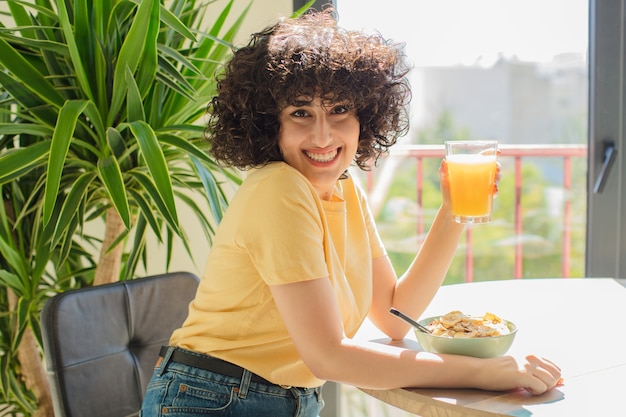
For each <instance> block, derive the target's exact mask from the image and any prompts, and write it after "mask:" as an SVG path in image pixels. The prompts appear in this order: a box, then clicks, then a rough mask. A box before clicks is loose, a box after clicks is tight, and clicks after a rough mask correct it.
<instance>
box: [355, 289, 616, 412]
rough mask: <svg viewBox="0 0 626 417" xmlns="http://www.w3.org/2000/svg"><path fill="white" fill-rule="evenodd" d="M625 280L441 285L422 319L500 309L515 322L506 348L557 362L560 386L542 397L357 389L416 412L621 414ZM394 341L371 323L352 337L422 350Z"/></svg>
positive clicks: (411, 343) (410, 339)
mask: <svg viewBox="0 0 626 417" xmlns="http://www.w3.org/2000/svg"><path fill="white" fill-rule="evenodd" d="M624 282H625V281H624V280H614V279H608V278H585V279H580V278H576V279H574V278H555V279H528V280H508V281H490V282H477V283H468V284H458V285H449V286H444V287H442V288H441V289H440V290H439V292H438V293H437V295H436V297H435V299H434V300H433V302H432V303H431V305H430V306H429V307H428V309H427V311H425V313H424V315H423V316H424V317H428V316H434V315H440V314H445V313H446V312H448V311H451V310H461V311H463V312H466V313H474V314H482V313H484V312H485V311H490V312H492V313H495V314H498V315H500V316H501V317H503V318H506V319H508V320H511V321H513V322H514V323H516V324H517V326H518V334H517V336H516V339H515V341H514V343H513V346H512V347H511V349H510V350H509V352H508V354H511V355H513V356H515V357H523V355H525V354H530V353H532V354H536V355H538V356H543V357H546V358H549V359H551V360H553V361H554V362H556V363H557V364H558V365H559V366H560V367H561V369H562V371H563V377H564V385H563V386H561V387H557V388H555V389H553V390H551V391H549V392H547V393H545V394H543V395H540V396H531V395H529V394H528V393H526V392H525V391H515V392H490V391H481V390H465V389H463V390H461V389H459V390H451V389H412V388H406V389H394V390H370V389H363V390H362V391H364V392H366V393H367V394H369V395H371V396H373V397H375V398H378V399H380V400H381V401H384V402H386V403H389V404H392V405H394V406H396V407H399V408H401V409H403V410H406V411H409V412H411V413H415V414H417V415H420V416H422V417H443V416H445V417H465V416H469V417H474V416H517V417H531V416H532V417H578V416H581V417H583V416H584V417H596V416H602V417H613V416H626V410H625V407H624V401H625V400H626V326H625V325H624V323H625V320H626V288H625V287H624ZM409 336H410V337H407V339H406V340H404V341H402V342H392V341H391V340H390V339H385V338H383V337H382V334H381V333H380V332H379V331H378V330H377V329H375V328H374V327H373V326H371V325H365V326H364V327H363V328H362V329H361V331H360V332H359V334H357V336H356V337H359V338H366V339H368V340H377V341H379V342H381V343H389V344H393V343H400V344H403V345H404V346H409V347H412V348H416V349H420V347H419V345H418V344H417V342H416V341H415V339H414V336H413V335H412V333H411V334H409Z"/></svg>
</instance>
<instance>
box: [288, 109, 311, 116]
mask: <svg viewBox="0 0 626 417" xmlns="http://www.w3.org/2000/svg"><path fill="white" fill-rule="evenodd" d="M291 115H292V116H294V117H306V116H308V113H307V112H306V110H302V109H300V110H296V111H294V112H292V113H291Z"/></svg>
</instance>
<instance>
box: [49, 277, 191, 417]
mask: <svg viewBox="0 0 626 417" xmlns="http://www.w3.org/2000/svg"><path fill="white" fill-rule="evenodd" d="M198 282H199V280H198V278H197V277H196V276H195V275H193V274H191V273H187V272H178V273H168V274H163V275H156V276H151V277H146V278H139V279H135V280H130V281H121V282H116V283H113V284H106V285H101V286H96V287H89V288H82V289H79V290H74V291H68V292H65V293H62V294H58V295H56V296H54V297H52V298H50V299H49V300H48V301H47V302H46V304H45V305H44V308H43V310H42V312H41V331H42V338H43V347H44V356H45V360H46V367H47V370H48V379H49V381H50V388H51V390H52V397H53V403H54V412H55V417H128V416H136V415H137V414H138V412H139V409H140V408H141V402H142V400H143V395H144V392H145V390H146V386H147V385H148V382H149V380H150V377H151V376H152V371H153V369H154V365H155V363H156V360H157V358H158V354H159V348H160V347H161V346H162V345H164V344H167V342H168V340H169V337H170V335H171V333H172V330H174V329H175V328H176V327H178V326H179V325H180V324H182V322H183V320H184V319H185V317H186V316H187V308H188V305H189V302H190V301H191V300H192V299H193V297H194V295H195V292H196V288H197V286H198Z"/></svg>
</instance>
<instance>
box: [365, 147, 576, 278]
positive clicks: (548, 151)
mask: <svg viewBox="0 0 626 417" xmlns="http://www.w3.org/2000/svg"><path fill="white" fill-rule="evenodd" d="M499 149H500V151H501V154H500V158H505V157H512V158H514V166H515V220H514V221H515V226H514V227H515V236H516V238H517V239H516V241H517V243H516V245H515V266H514V277H515V278H522V259H523V245H522V239H521V238H520V237H521V236H522V230H523V227H522V226H523V224H522V223H523V222H522V184H523V178H522V159H523V158H528V157H560V158H563V189H564V191H565V193H566V195H569V192H570V191H571V187H572V172H571V159H572V158H582V157H586V156H587V145H504V144H503V145H500V146H499ZM443 156H444V148H443V145H397V147H396V149H394V150H393V151H392V152H391V155H390V157H391V158H393V157H405V158H406V157H409V158H414V159H415V162H416V167H417V173H416V187H417V205H418V210H419V211H418V219H417V233H418V235H419V236H421V235H423V233H424V219H423V210H422V192H423V168H422V166H423V161H424V159H426V158H438V159H442V158H443ZM375 176H376V169H374V170H373V171H369V173H368V176H367V187H368V190H370V191H371V190H372V189H373V187H374V181H375ZM570 222H571V202H570V199H569V198H565V199H564V202H563V236H562V241H563V243H562V245H563V247H562V253H563V256H562V264H561V273H562V276H563V277H569V276H570V259H571V228H570V227H569V225H570ZM473 269H474V268H473V254H472V228H471V227H468V228H467V231H466V252H465V281H467V282H471V281H473V280H474V277H473V273H474V271H473Z"/></svg>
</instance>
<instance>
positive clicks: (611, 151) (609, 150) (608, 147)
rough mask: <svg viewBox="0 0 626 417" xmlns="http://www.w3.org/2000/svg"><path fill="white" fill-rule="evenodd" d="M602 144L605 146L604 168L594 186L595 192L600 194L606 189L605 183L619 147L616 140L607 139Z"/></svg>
mask: <svg viewBox="0 0 626 417" xmlns="http://www.w3.org/2000/svg"><path fill="white" fill-rule="evenodd" d="M602 144H603V147H604V149H603V151H604V157H603V158H604V159H603V160H602V168H600V173H599V174H598V178H597V179H596V183H595V185H594V186H593V193H594V194H600V193H602V191H603V190H604V185H605V184H606V180H607V178H608V177H609V172H610V171H611V167H612V166H613V162H614V161H615V157H616V156H617V148H616V147H615V142H613V141H612V140H605V141H603V142H602Z"/></svg>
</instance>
